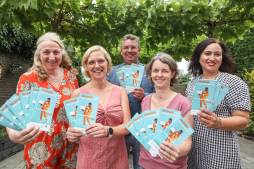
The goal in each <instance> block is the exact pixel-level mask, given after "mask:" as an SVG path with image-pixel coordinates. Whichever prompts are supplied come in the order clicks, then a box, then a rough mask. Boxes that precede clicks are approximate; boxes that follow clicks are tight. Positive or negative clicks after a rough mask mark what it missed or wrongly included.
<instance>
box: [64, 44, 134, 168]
mask: <svg viewBox="0 0 254 169" xmlns="http://www.w3.org/2000/svg"><path fill="white" fill-rule="evenodd" d="M82 65H83V68H84V74H85V75H86V76H87V77H89V78H91V81H90V82H89V83H87V84H86V85H84V86H82V87H81V88H79V89H76V90H75V91H74V92H73V94H72V98H74V97H78V96H79V94H80V93H86V94H92V95H98V96H100V100H99V106H98V111H97V117H96V123H94V124H91V125H89V126H88V127H87V128H86V129H85V131H86V134H87V135H88V136H83V137H82V132H81V131H80V130H78V129H74V128H69V129H68V131H67V137H68V139H69V140H70V141H71V142H77V141H79V150H78V162H77V168H96V169H97V168H112V169H118V168H121V169H128V168H129V164H128V157H127V153H126V151H127V150H126V146H125V141H124V135H126V134H128V133H129V131H128V130H127V129H126V128H125V126H126V124H127V123H128V122H129V120H130V109H129V101H128V97H127V93H126V91H125V89H124V88H122V87H119V86H116V85H113V84H111V83H110V82H108V81H107V80H106V75H107V73H109V72H110V70H111V58H110V56H109V54H108V52H107V51H106V50H105V49H104V48H103V47H101V46H93V47H91V48H89V49H88V50H87V51H86V52H85V54H84V56H83V60H82Z"/></svg>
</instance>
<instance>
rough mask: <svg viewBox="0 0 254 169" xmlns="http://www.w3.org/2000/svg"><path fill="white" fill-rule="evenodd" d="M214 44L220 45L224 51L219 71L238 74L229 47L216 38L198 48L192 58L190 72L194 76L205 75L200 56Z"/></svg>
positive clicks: (202, 43) (208, 40) (203, 42)
mask: <svg viewBox="0 0 254 169" xmlns="http://www.w3.org/2000/svg"><path fill="white" fill-rule="evenodd" d="M212 43H217V44H219V45H220V47H221V49H222V63H221V66H220V67H219V71H221V72H227V73H230V74H236V65H235V63H234V59H233V58H232V57H231V54H230V52H229V51H228V47H227V45H225V44H224V43H222V42H221V41H219V40H217V39H214V38H209V39H206V40H204V41H202V42H201V43H200V44H199V45H198V46H197V47H196V49H195V50H194V52H193V53H192V56H191V58H190V65H189V68H188V71H189V72H190V73H191V74H193V76H199V75H201V74H203V69H202V66H201V65H200V63H199V60H200V55H201V54H202V52H203V51H204V50H205V48H206V47H207V46H208V45H210V44H212Z"/></svg>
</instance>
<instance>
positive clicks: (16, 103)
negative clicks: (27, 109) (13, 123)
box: [7, 94, 26, 126]
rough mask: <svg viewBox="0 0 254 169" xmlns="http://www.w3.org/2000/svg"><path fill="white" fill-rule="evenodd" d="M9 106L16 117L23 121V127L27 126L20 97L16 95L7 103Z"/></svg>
mask: <svg viewBox="0 0 254 169" xmlns="http://www.w3.org/2000/svg"><path fill="white" fill-rule="evenodd" d="M7 106H8V107H9V108H10V110H11V111H12V112H13V113H14V114H15V115H16V117H17V118H18V119H19V120H20V121H21V123H22V125H23V126H26V120H25V114H24V111H23V108H22V105H21V100H20V97H19V96H18V95H16V94H14V95H13V96H12V97H11V98H10V99H9V102H7Z"/></svg>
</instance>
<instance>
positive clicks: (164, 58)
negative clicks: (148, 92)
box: [145, 52, 180, 86]
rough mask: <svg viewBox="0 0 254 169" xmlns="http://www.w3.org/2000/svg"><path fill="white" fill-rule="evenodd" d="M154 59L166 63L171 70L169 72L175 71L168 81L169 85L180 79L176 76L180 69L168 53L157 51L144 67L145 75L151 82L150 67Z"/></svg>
mask: <svg viewBox="0 0 254 169" xmlns="http://www.w3.org/2000/svg"><path fill="white" fill-rule="evenodd" d="M156 60H159V61H161V62H162V63H166V64H168V66H169V69H170V70H171V72H172V73H173V72H175V75H174V76H173V77H172V79H171V81H170V86H173V85H174V84H177V82H178V81H179V79H180V78H179V77H178V75H179V72H180V71H179V70H178V68H177V63H176V62H175V60H174V59H173V58H172V57H171V56H170V55H169V54H166V53H163V52H159V53H157V54H155V55H154V57H153V58H152V59H151V61H150V62H149V63H148V64H147V65H146V67H145V71H146V76H147V78H148V79H149V80H150V81H151V83H152V84H154V83H153V81H152V77H151V70H152V67H153V63H154V61H156Z"/></svg>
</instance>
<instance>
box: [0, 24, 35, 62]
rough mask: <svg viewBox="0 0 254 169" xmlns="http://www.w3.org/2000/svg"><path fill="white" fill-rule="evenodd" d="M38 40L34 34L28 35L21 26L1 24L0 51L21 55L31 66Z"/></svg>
mask: <svg viewBox="0 0 254 169" xmlns="http://www.w3.org/2000/svg"><path fill="white" fill-rule="evenodd" d="M36 40H37V38H36V37H35V36H34V35H33V34H26V33H25V32H24V31H23V30H22V29H21V27H20V26H12V25H9V24H6V23H4V22H1V23H0V50H1V51H4V52H7V53H16V54H20V55H21V56H22V59H24V60H25V61H26V62H27V63H29V64H31V65H32V63H33V61H32V59H33V53H34V50H35V47H36Z"/></svg>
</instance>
